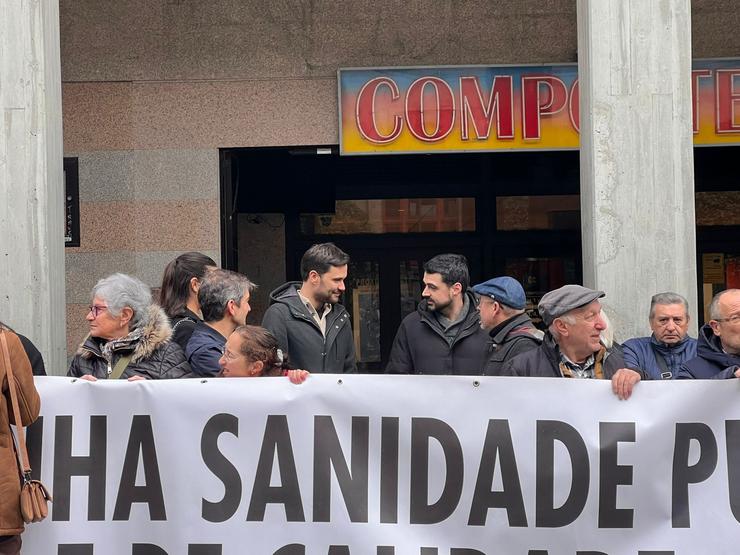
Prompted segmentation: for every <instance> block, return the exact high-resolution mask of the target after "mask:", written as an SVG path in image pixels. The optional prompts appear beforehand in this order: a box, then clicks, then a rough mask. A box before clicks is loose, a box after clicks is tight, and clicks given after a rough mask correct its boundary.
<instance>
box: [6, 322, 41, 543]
mask: <svg viewBox="0 0 740 555" xmlns="http://www.w3.org/2000/svg"><path fill="white" fill-rule="evenodd" d="M2 333H4V334H5V336H6V338H7V340H8V350H9V351H10V364H11V365H12V368H13V376H14V377H15V382H16V392H17V393H18V408H19V410H20V413H21V420H22V421H23V425H24V426H27V425H29V424H31V423H32V422H33V421H34V420H36V417H37V416H38V415H39V408H40V406H41V402H40V400H39V394H38V392H37V391H36V387H35V386H34V384H33V374H32V373H31V364H30V362H29V361H28V357H27V356H26V352H25V350H24V349H23V345H22V344H21V341H20V339H18V336H17V335H16V334H14V333H13V332H11V331H8V330H5V331H3V332H2ZM0 384H2V392H3V396H2V399H0V536H13V535H16V534H20V533H21V532H23V519H22V518H21V510H20V501H19V498H20V491H21V486H20V478H19V473H18V463H17V459H16V455H15V451H14V450H13V440H12V438H11V436H10V426H9V423H13V424H15V419H14V418H13V409H12V407H11V404H10V390H9V389H8V378H7V369H6V368H5V359H4V357H3V355H2V349H0Z"/></svg>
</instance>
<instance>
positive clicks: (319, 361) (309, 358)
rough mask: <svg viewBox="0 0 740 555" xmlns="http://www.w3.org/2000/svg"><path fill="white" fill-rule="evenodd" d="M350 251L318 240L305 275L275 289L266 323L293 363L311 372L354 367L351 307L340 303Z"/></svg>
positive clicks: (305, 261) (306, 256)
mask: <svg viewBox="0 0 740 555" xmlns="http://www.w3.org/2000/svg"><path fill="white" fill-rule="evenodd" d="M348 264H349V256H348V255H347V253H345V252H344V251H342V250H341V249H340V248H339V247H337V246H336V245H334V243H321V244H318V245H313V246H312V247H311V248H310V249H308V250H307V251H306V252H305V253H304V255H303V258H301V279H302V280H303V281H302V282H300V281H292V282H288V283H285V284H284V285H281V286H280V287H278V288H277V289H275V290H274V291H273V292H272V293H270V307H269V308H268V309H267V312H265V316H264V318H263V319H262V326H263V327H265V328H267V329H268V330H269V331H271V332H272V334H273V335H274V336H275V337H276V338H277V340H278V344H279V345H280V348H281V349H282V350H283V351H285V352H287V353H288V354H289V356H290V361H291V364H292V365H293V366H295V367H297V368H302V369H304V370H309V371H311V372H314V373H317V372H324V373H327V374H340V373H344V372H354V371H355V370H356V363H355V344H354V338H353V336H352V325H351V323H350V319H349V313H348V312H347V310H346V309H345V308H344V307H343V306H342V305H341V304H339V299H340V298H341V296H342V293H344V289H345V286H344V280H345V279H347V265H348Z"/></svg>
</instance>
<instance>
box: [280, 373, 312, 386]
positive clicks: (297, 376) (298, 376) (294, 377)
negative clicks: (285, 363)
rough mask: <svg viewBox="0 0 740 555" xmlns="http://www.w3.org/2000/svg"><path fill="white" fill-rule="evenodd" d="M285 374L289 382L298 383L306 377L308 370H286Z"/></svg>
mask: <svg viewBox="0 0 740 555" xmlns="http://www.w3.org/2000/svg"><path fill="white" fill-rule="evenodd" d="M285 375H286V376H288V379H289V380H290V383H293V384H296V385H298V384H302V383H303V382H305V381H306V379H308V376H309V375H310V372H309V371H308V370H286V372H285Z"/></svg>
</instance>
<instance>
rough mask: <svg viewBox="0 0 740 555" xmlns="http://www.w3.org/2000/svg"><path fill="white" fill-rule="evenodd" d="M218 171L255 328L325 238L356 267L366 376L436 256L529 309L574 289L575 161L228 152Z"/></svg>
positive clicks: (349, 296)
mask: <svg viewBox="0 0 740 555" xmlns="http://www.w3.org/2000/svg"><path fill="white" fill-rule="evenodd" d="M221 162H222V171H221V175H222V192H223V196H222V207H223V211H224V220H223V237H222V239H223V242H222V244H223V249H224V252H223V261H224V264H225V266H226V267H229V268H232V269H238V270H239V271H242V272H244V273H246V274H247V275H249V276H250V277H253V278H254V279H255V280H256V281H257V282H258V283H260V285H261V286H262V291H261V292H259V291H258V294H257V295H255V298H256V302H255V303H254V304H255V308H254V318H253V317H252V316H250V319H251V321H252V322H254V323H259V321H260V320H261V313H262V312H263V311H264V309H266V307H267V303H268V302H269V300H268V298H267V297H268V293H269V290H271V289H272V288H274V287H276V286H277V285H279V283H277V282H278V281H280V280H283V279H284V278H285V277H287V280H297V279H299V263H300V258H301V255H302V253H303V252H304V251H305V250H306V249H307V248H308V247H309V246H310V245H312V244H314V243H318V242H325V241H332V242H334V243H336V244H337V245H338V246H339V247H340V248H342V249H344V250H345V251H346V252H348V253H349V254H350V256H351V259H352V262H351V266H350V272H349V277H348V280H347V291H346V293H345V295H344V299H343V301H342V302H343V303H344V304H345V306H346V307H347V309H348V310H349V312H350V315H351V316H352V320H353V329H354V333H355V345H356V347H357V349H358V354H359V357H358V359H359V361H360V370H361V371H365V372H379V371H382V370H383V368H384V366H385V363H386V362H387V359H388V354H389V352H390V348H391V344H392V342H393V338H394V336H395V333H396V330H397V328H398V325H399V323H400V321H401V319H402V318H403V317H404V316H405V315H406V314H408V313H409V312H411V311H413V310H415V309H416V306H417V304H418V302H419V300H420V294H421V290H422V287H421V278H422V273H423V269H422V266H423V263H424V262H425V261H426V260H428V259H429V258H431V257H432V256H434V255H435V254H439V253H443V252H456V253H460V254H464V255H465V256H466V257H467V258H468V261H469V266H470V274H471V282H472V283H478V282H480V281H483V280H484V279H488V278H489V277H492V276H495V275H503V274H508V275H512V276H513V277H515V278H517V279H519V280H520V281H522V283H523V285H524V286H525V289H526V290H527V293H528V299H529V306H530V308H531V309H532V310H534V307H535V306H536V304H537V302H538V300H539V297H540V296H541V295H542V294H543V293H544V292H546V291H547V290H549V289H551V288H555V287H559V286H560V285H563V284H564V283H568V282H580V281H581V245H580V215H579V200H578V153H577V152H535V153H492V154H471V153H466V154H442V155H404V156H366V157H340V156H338V154H337V153H336V147H334V146H322V147H296V148H263V149H230V150H224V151H222V154H221ZM264 231H266V232H267V233H264ZM276 235H277V236H276ZM265 238H267V239H265ZM265 243H270V244H273V247H271V250H269V251H267V252H265V250H264V248H263V247H264V244H265ZM256 253H259V254H256ZM266 266H267V267H268V270H274V269H275V268H276V267H279V268H280V270H281V271H280V272H273V273H269V271H265V270H264V268H265V267H266ZM278 273H279V274H280V276H279V278H278V276H277V274H278ZM534 315H535V316H536V314H534ZM309 370H310V369H309Z"/></svg>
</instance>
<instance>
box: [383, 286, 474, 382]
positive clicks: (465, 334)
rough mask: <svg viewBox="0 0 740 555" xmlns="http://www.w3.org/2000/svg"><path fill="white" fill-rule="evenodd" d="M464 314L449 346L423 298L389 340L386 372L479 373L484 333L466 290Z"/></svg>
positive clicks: (471, 298) (471, 297) (471, 295)
mask: <svg viewBox="0 0 740 555" xmlns="http://www.w3.org/2000/svg"><path fill="white" fill-rule="evenodd" d="M466 295H468V300H469V302H468V314H467V315H466V316H465V319H464V320H463V321H462V323H460V324H459V326H460V329H459V331H458V334H457V337H455V340H454V341H453V342H452V345H450V344H449V343H448V342H447V339H446V338H445V335H444V331H443V330H442V328H441V326H440V324H439V323H438V322H437V319H436V318H435V316H434V313H433V312H432V311H430V310H429V307H428V305H427V302H426V301H422V302H420V303H419V306H418V307H417V309H416V312H412V313H411V314H409V315H408V316H406V317H405V318H404V319H403V322H401V325H400V326H399V328H398V332H396V338H395V339H394V340H393V347H392V348H391V354H390V358H389V360H388V365H387V366H386V368H385V371H386V373H388V374H432V375H434V374H442V375H463V376H464V375H480V374H481V373H482V372H483V362H484V361H485V360H486V356H485V355H486V341H487V340H488V333H487V332H486V331H485V330H482V329H481V327H480V318H479V317H478V311H477V310H476V309H475V307H476V304H477V301H476V299H475V297H474V295H473V294H472V293H471V292H470V291H468V292H467V293H466Z"/></svg>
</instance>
